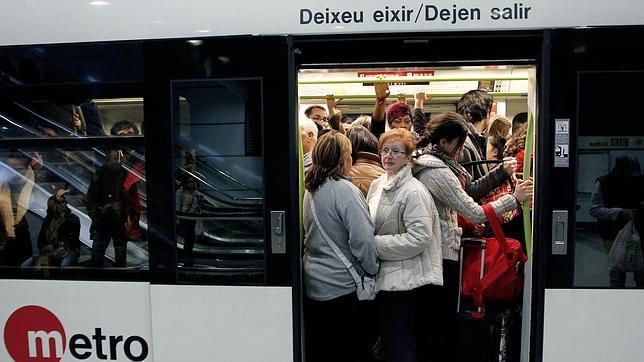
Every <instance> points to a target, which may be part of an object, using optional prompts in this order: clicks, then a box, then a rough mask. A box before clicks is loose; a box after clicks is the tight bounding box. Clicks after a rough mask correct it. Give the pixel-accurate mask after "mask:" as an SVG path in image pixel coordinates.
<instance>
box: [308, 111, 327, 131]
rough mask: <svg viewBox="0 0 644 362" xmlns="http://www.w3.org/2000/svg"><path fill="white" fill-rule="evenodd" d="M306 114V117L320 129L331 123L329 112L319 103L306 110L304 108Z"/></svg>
mask: <svg viewBox="0 0 644 362" xmlns="http://www.w3.org/2000/svg"><path fill="white" fill-rule="evenodd" d="M304 115H305V116H306V118H308V119H310V120H311V121H313V122H314V123H315V125H316V126H317V127H318V131H321V130H323V129H325V128H329V124H328V123H327V121H328V114H327V112H326V109H324V107H322V106H319V105H312V106H309V107H308V108H307V109H306V110H304Z"/></svg>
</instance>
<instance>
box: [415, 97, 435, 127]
mask: <svg viewBox="0 0 644 362" xmlns="http://www.w3.org/2000/svg"><path fill="white" fill-rule="evenodd" d="M430 99H432V97H427V95H426V94H425V92H418V93H416V96H415V97H414V116H413V119H412V122H413V124H414V132H416V133H417V134H422V133H423V132H425V129H426V128H427V117H426V116H425V110H424V107H425V102H426V101H429V100H430Z"/></svg>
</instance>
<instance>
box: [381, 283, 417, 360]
mask: <svg viewBox="0 0 644 362" xmlns="http://www.w3.org/2000/svg"><path fill="white" fill-rule="evenodd" d="M378 301H379V303H380V318H381V323H382V332H381V336H382V337H381V338H382V347H383V349H384V351H385V361H387V362H416V325H417V322H418V321H417V310H418V293H417V291H416V290H406V291H394V292H388V291H380V292H378ZM420 327H421V328H422V326H420Z"/></svg>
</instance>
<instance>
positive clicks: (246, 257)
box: [173, 80, 265, 284]
mask: <svg viewBox="0 0 644 362" xmlns="http://www.w3.org/2000/svg"><path fill="white" fill-rule="evenodd" d="M173 89H174V96H175V99H176V101H175V102H176V103H175V107H174V109H175V112H176V113H175V117H174V149H175V152H174V155H175V167H176V168H175V185H176V219H177V248H178V254H179V267H180V268H179V271H180V278H181V279H183V280H185V281H190V282H203V281H210V282H217V283H231V282H235V283H250V284H258V283H262V282H263V278H264V269H265V262H264V207H263V200H264V191H263V187H264V184H263V157H262V143H261V130H262V129H261V118H260V117H261V102H260V96H261V94H260V82H259V81H258V80H243V81H210V82H175V83H174V88H173Z"/></svg>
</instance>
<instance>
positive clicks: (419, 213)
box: [376, 190, 433, 261]
mask: <svg viewBox="0 0 644 362" xmlns="http://www.w3.org/2000/svg"><path fill="white" fill-rule="evenodd" d="M431 203H432V201H431V198H430V196H429V194H428V193H427V191H426V190H419V191H416V192H413V193H410V194H409V197H408V198H407V200H406V202H405V205H404V208H405V210H404V211H403V221H404V223H405V230H406V232H405V233H402V234H394V235H376V246H377V249H378V255H379V257H380V259H382V260H388V261H396V260H405V259H409V258H412V257H414V256H416V255H418V254H420V253H422V252H423V251H424V250H425V249H427V247H428V246H429V244H430V241H431V237H432V232H431V218H432V217H433V216H432V212H431V210H432V206H431Z"/></svg>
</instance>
